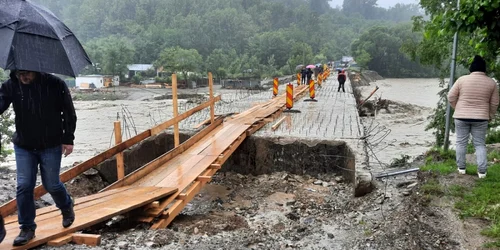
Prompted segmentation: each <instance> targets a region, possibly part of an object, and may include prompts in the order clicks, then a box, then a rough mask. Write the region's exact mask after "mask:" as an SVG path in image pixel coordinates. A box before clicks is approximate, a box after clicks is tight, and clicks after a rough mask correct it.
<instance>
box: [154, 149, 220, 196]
mask: <svg viewBox="0 0 500 250" xmlns="http://www.w3.org/2000/svg"><path fill="white" fill-rule="evenodd" d="M215 159H216V157H214V156H206V155H195V156H193V158H192V159H191V161H190V162H189V163H186V164H184V165H182V166H179V167H177V171H175V172H174V173H172V174H170V175H168V176H166V177H165V178H164V179H163V180H162V181H161V182H159V183H158V184H156V185H155V186H157V187H177V188H179V190H183V189H184V188H186V187H187V186H188V185H189V184H190V183H191V182H193V181H194V180H195V179H196V178H197V177H198V176H199V175H200V174H201V172H202V171H203V170H205V169H207V168H208V166H210V164H211V163H212V162H214V160H215Z"/></svg>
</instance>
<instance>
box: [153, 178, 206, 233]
mask: <svg viewBox="0 0 500 250" xmlns="http://www.w3.org/2000/svg"><path fill="white" fill-rule="evenodd" d="M203 185H204V184H203V182H201V181H197V182H195V183H194V184H193V185H191V187H189V189H188V190H187V191H186V197H185V199H184V200H177V201H176V202H175V203H174V205H172V206H171V207H170V208H169V209H168V210H167V211H166V212H165V214H166V216H167V218H166V220H160V221H158V222H157V223H155V224H153V225H152V226H151V229H160V228H165V227H167V226H168V225H169V224H170V222H172V221H173V220H174V219H175V217H176V216H177V215H178V214H179V213H180V212H181V211H182V209H183V208H184V207H185V206H186V204H188V203H189V202H190V201H191V200H192V199H193V198H194V196H195V195H196V194H197V193H199V192H200V190H201V188H202V187H203Z"/></svg>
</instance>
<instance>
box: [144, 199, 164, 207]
mask: <svg viewBox="0 0 500 250" xmlns="http://www.w3.org/2000/svg"><path fill="white" fill-rule="evenodd" d="M158 207H160V202H159V201H154V202H151V203H150V204H148V205H147V206H145V207H144V209H150V208H158Z"/></svg>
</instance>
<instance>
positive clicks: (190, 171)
mask: <svg viewBox="0 0 500 250" xmlns="http://www.w3.org/2000/svg"><path fill="white" fill-rule="evenodd" d="M209 79H212V77H211V75H209ZM346 85H348V84H346ZM209 86H210V99H209V101H207V102H205V103H203V104H201V105H199V106H197V107H195V108H193V109H191V110H189V111H187V112H185V113H183V114H180V115H179V114H177V92H176V78H175V75H174V77H173V103H174V118H173V119H171V120H169V121H166V122H164V123H163V124H160V125H158V126H156V127H154V128H151V129H149V130H147V131H144V132H142V133H140V134H138V135H136V136H134V137H132V138H130V139H128V140H126V141H123V142H121V139H120V138H117V140H116V142H117V144H116V145H115V146H114V147H112V148H110V149H108V150H107V151H105V152H103V153H101V154H99V155H97V156H95V157H93V158H91V159H89V160H87V161H85V162H83V163H81V164H79V165H77V166H75V167H74V168H72V169H69V170H67V171H66V172H64V173H62V174H61V176H60V178H61V181H63V182H67V181H70V180H72V179H73V178H75V177H76V176H78V175H80V174H82V173H83V172H85V171H87V170H89V169H91V168H94V167H96V166H97V165H99V164H102V163H104V162H106V161H107V160H109V159H111V158H115V159H116V160H115V162H116V171H115V173H116V182H114V183H113V184H111V185H110V186H108V187H106V188H105V189H104V190H101V191H100V192H99V193H97V194H94V195H90V196H87V197H82V198H78V199H76V201H75V213H76V220H75V222H74V224H73V225H72V226H71V227H69V228H62V226H61V220H62V218H61V215H60V211H59V210H58V209H57V208H56V207H55V206H50V207H45V208H41V209H38V210H37V217H36V222H37V224H38V228H37V231H36V238H35V239H33V240H32V241H30V242H29V243H28V244H27V245H25V246H22V247H16V248H13V247H12V242H13V240H14V238H15V237H16V236H17V235H18V234H19V226H18V221H17V216H16V215H11V216H9V217H6V218H5V223H6V228H7V237H6V239H5V240H4V241H3V243H2V244H0V249H28V248H33V247H36V246H39V245H43V244H48V245H50V246H61V245H64V244H67V243H69V242H74V243H76V244H87V245H98V244H99V242H100V236H99V235H88V234H80V233H78V232H79V231H82V230H83V229H86V228H89V227H91V226H93V225H96V224H98V223H101V222H103V221H106V220H108V219H110V218H112V217H114V216H116V215H121V214H126V215H128V216H129V217H130V218H131V219H135V220H136V221H138V222H145V223H149V224H150V225H151V229H160V228H165V227H167V226H168V225H169V224H170V223H171V222H172V221H173V220H174V219H175V217H176V216H177V215H178V214H179V213H180V212H181V211H182V210H183V208H184V207H185V206H186V205H187V204H188V203H189V202H190V201H191V200H192V199H193V198H194V197H195V195H196V194H197V193H198V192H200V190H201V189H202V188H203V186H204V185H205V184H207V183H208V182H210V181H211V179H212V177H213V176H214V175H215V173H216V172H217V171H219V170H221V169H222V166H223V165H224V168H225V169H226V170H231V171H238V172H243V173H245V172H253V173H255V172H257V173H265V172H266V171H270V170H269V169H263V168H262V167H257V166H263V165H272V166H275V167H276V168H281V170H287V171H291V172H294V171H295V172H307V171H308V169H307V168H309V169H313V168H318V169H316V170H315V171H327V170H325V169H322V168H325V167H331V166H325V164H324V163H325V162H332V163H334V164H333V166H334V168H335V170H340V171H341V172H342V174H343V175H344V176H345V177H347V178H348V179H349V180H351V181H352V182H353V183H355V184H356V187H359V188H355V194H358V195H359V194H360V193H364V192H367V191H369V190H368V189H369V187H370V185H371V183H370V178H371V177H366V176H364V177H363V175H364V174H363V173H362V172H359V173H357V170H356V167H355V166H356V165H358V164H361V162H362V161H363V160H364V156H363V153H362V150H363V149H362V145H361V144H360V143H359V138H361V137H362V136H361V134H362V132H361V131H362V130H361V129H360V123H359V117H358V116H357V112H356V108H355V106H356V104H355V101H354V97H353V95H352V91H351V90H350V88H349V85H348V86H347V93H339V92H336V89H335V88H336V81H335V80H334V79H333V77H330V79H328V78H327V79H326V80H325V81H324V82H323V85H322V86H321V87H320V88H319V89H317V93H318V94H317V95H316V98H317V102H303V101H299V100H301V99H304V96H305V95H307V94H308V90H309V89H308V86H305V85H299V86H296V87H295V89H294V93H293V99H294V101H295V103H296V105H295V106H294V109H296V110H300V111H301V113H293V114H289V115H287V116H285V115H284V113H283V112H284V111H285V110H286V94H283V95H278V96H276V97H275V98H272V99H271V100H267V101H265V102H262V103H260V104H257V105H254V106H253V107H251V108H250V109H246V110H244V111H242V112H237V114H235V115H232V116H230V117H222V116H216V115H215V108H214V107H215V104H216V103H217V102H218V101H220V100H221V97H220V96H217V97H214V95H213V88H212V86H213V83H212V82H211V81H210V82H209ZM283 87H284V86H283ZM349 91H351V92H350V93H349ZM264 96H265V95H264ZM266 98H267V99H268V98H269V95H267V97H266ZM289 98H290V97H289ZM207 108H210V118H209V119H208V120H207V121H206V122H204V123H205V124H206V126H205V127H204V128H202V129H201V130H199V131H197V133H195V134H194V135H192V136H191V137H189V138H188V139H186V140H184V141H183V142H182V143H181V142H180V138H179V123H180V122H181V121H183V120H185V119H186V118H188V117H190V116H192V115H193V114H195V113H197V112H199V111H202V110H204V109H207ZM273 121H278V122H276V123H274V124H273ZM282 123H283V125H280V124H282ZM170 127H173V128H174V129H173V130H174V135H173V136H174V147H173V149H172V150H170V151H168V152H166V153H164V154H162V155H161V156H159V157H157V158H156V159H154V160H152V161H150V162H149V163H147V164H145V165H143V166H142V167H140V168H138V169H136V170H132V171H125V167H124V152H125V151H126V150H128V149H129V148H131V147H132V146H134V145H140V144H141V143H144V141H146V140H147V139H149V138H153V137H154V136H158V135H160V134H164V133H165V130H166V129H169V128H170ZM292 127H293V128H292ZM115 128H116V129H119V126H118V127H116V126H115ZM116 133H117V134H121V133H119V132H118V131H117V132H116ZM254 134H255V136H252V138H251V139H253V140H264V139H263V138H264V137H265V138H270V139H265V140H269V141H265V142H260V146H251V145H255V142H254V144H249V139H247V138H248V137H249V136H250V135H254ZM301 137H306V138H307V139H308V140H304V143H302V144H301V145H305V146H300V147H299V148H301V149H303V150H302V152H298V151H297V150H288V151H289V152H292V153H293V154H294V155H295V156H294V157H293V160H296V161H301V159H302V160H303V159H309V160H308V162H303V164H302V162H301V164H299V165H301V166H302V167H301V168H300V169H297V168H294V167H293V166H291V165H290V163H287V162H289V161H290V160H288V161H287V160H286V159H285V158H289V156H288V155H286V153H284V152H285V151H287V148H288V149H290V147H292V146H290V141H295V140H298V139H300V138H301ZM291 138H294V139H291ZM270 142H272V143H279V144H280V145H282V147H280V148H279V149H275V150H274V151H273V150H270V148H269V147H266V146H265V145H266V144H269V143H270ZM242 144H243V145H242ZM318 145H320V147H315V149H314V151H312V150H311V151H307V150H308V149H307V148H310V147H311V146H318ZM321 145H323V146H321ZM325 145H330V146H331V145H334V147H333V148H335V149H336V150H333V151H332V150H331V148H332V147H328V146H325ZM295 147H296V146H295ZM241 148H245V150H247V151H246V152H244V151H242V150H241ZM264 151H266V152H267V153H265V152H264ZM301 155H302V156H303V157H300V156H301ZM324 157H327V158H328V157H330V158H328V159H327V160H324V159H323V158H324ZM316 158H318V159H316ZM319 158H321V160H319ZM225 163H226V164H225ZM287 164H288V165H287ZM296 165H297V164H296ZM296 165H295V166H296ZM236 166H238V167H236ZM256 168H257V169H256ZM275 170H279V169H275ZM363 180H364V181H363ZM45 193H46V191H45V190H44V189H43V187H42V186H38V187H36V188H35V199H38V198H40V197H41V196H42V195H44V194H45ZM0 210H1V213H2V214H3V215H8V214H13V213H15V211H16V201H15V200H12V201H10V202H9V203H7V204H5V205H3V206H2V207H1V208H0Z"/></svg>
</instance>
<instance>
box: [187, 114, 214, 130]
mask: <svg viewBox="0 0 500 250" xmlns="http://www.w3.org/2000/svg"><path fill="white" fill-rule="evenodd" d="M218 117H220V116H219V115H216V116H215V117H214V118H218ZM211 120H212V119H211V118H208V119H206V120H204V121H202V122H200V123H199V124H197V125H195V126H194V127H193V128H194V129H199V128H201V126H204V125H208V124H210V122H211Z"/></svg>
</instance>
